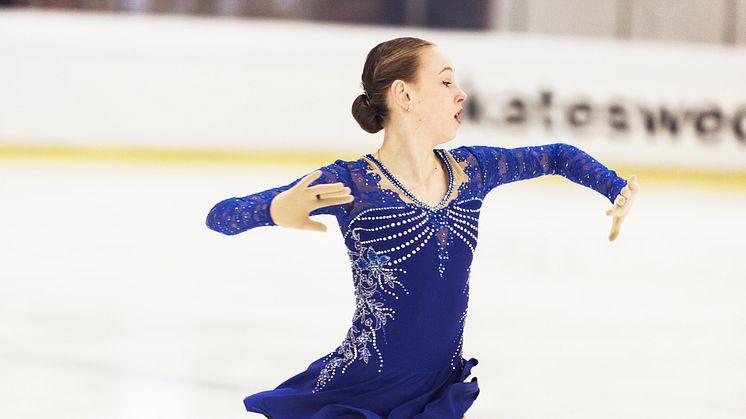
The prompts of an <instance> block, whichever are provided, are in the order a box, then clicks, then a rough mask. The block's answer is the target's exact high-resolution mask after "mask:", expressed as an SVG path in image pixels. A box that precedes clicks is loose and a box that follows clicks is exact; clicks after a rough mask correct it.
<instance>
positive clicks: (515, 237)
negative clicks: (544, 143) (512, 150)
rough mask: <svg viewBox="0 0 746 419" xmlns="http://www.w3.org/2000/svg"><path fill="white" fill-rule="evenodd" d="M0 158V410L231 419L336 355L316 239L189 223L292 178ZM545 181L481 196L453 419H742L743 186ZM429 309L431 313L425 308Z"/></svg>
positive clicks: (349, 298) (342, 265)
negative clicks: (623, 196) (610, 188)
mask: <svg viewBox="0 0 746 419" xmlns="http://www.w3.org/2000/svg"><path fill="white" fill-rule="evenodd" d="M307 169H308V170H306V169H305V168H299V169H297V170H294V169H288V168H285V169H280V168H276V169H274V168H273V169H268V168H266V167H256V166H244V167H241V166H238V165H236V166H210V165H183V166H179V165H174V164H168V165H158V164H139V165H137V164H135V165H132V164H129V165H127V164H119V163H105V162H98V163H82V162H70V161H52V160H50V161H43V160H13V159H8V160H0V234H1V236H0V237H2V239H1V240H0V246H1V248H0V252H1V253H0V255H2V256H1V257H2V263H0V287H1V291H0V417H1V418H14V419H15V418H19V419H20V418H57V419H62V418H71V419H73V418H74V419H87V418H91V419H93V418H137V419H144V418H158V419H164V418H178V419H187V418H242V417H260V415H256V414H250V413H247V412H245V410H244V407H243V403H242V400H243V398H244V397H245V396H247V395H249V394H252V393H255V392H258V391H262V390H268V389H272V388H274V387H275V386H277V385H278V384H279V383H280V382H282V381H284V380H286V379H287V378H289V377H291V376H292V375H295V374H297V373H299V372H301V371H303V370H305V369H306V367H307V366H308V364H309V363H310V362H311V361H312V360H314V359H316V358H318V357H320V356H322V355H324V354H326V353H328V352H331V351H333V350H334V349H335V348H336V346H337V345H339V344H340V343H341V341H342V339H343V338H344V336H345V333H346V332H347V328H348V327H349V325H350V321H351V318H352V313H353V311H354V307H355V301H354V294H353V287H352V276H351V272H350V267H349V261H348V259H347V254H346V248H345V247H344V244H343V242H342V239H341V234H340V232H339V228H338V227H337V225H336V220H335V219H334V218H333V217H331V216H328V215H322V216H317V217H314V219H316V220H318V221H322V222H324V223H325V224H326V225H327V226H328V227H329V231H328V232H326V233H319V232H311V231H301V230H291V229H285V228H281V227H259V228H256V229H253V230H250V231H247V232H244V233H242V234H239V235H236V236H224V235H221V234H219V233H216V232H214V231H211V230H209V229H208V228H207V227H206V226H205V217H206V215H207V213H208V211H209V210H210V208H211V207H212V206H213V205H214V204H215V203H217V202H218V201H220V200H222V199H224V198H228V197H233V196H245V195H249V194H251V193H255V192H259V191H261V190H265V189H268V188H270V187H274V186H279V185H284V184H287V183H289V182H290V181H292V180H293V179H296V178H297V177H300V176H302V175H303V174H305V173H307V172H309V171H310V170H312V169H313V168H311V167H309V168H307ZM639 182H640V185H641V191H640V194H639V196H638V199H637V200H636V202H635V206H634V207H633V209H632V211H631V212H630V215H629V217H628V218H627V220H626V222H625V223H624V225H623V226H622V230H621V234H620V235H619V237H618V238H617V240H616V241H614V242H609V241H608V239H607V236H608V232H609V229H610V224H611V222H610V217H607V216H606V215H605V210H606V209H607V208H609V207H610V206H611V204H610V203H609V201H608V200H607V199H606V198H605V197H603V196H602V195H600V194H597V193H596V192H595V191H593V190H591V189H588V188H585V187H583V186H581V185H577V184H574V183H572V182H570V181H568V180H566V179H562V178H560V177H557V176H551V177H543V178H538V179H532V180H527V181H522V182H516V183H512V184H507V185H503V186H500V187H498V188H496V189H495V190H493V191H492V192H491V193H490V195H488V196H487V198H486V200H485V202H484V206H483V207H482V212H481V218H480V235H479V245H478V247H477V249H476V252H475V260H474V263H473V265H472V274H471V279H470V284H471V291H470V304H469V312H468V317H467V320H466V330H465V337H464V357H466V358H467V359H468V358H470V357H475V358H477V359H478V360H479V365H478V366H476V367H475V368H474V369H473V370H472V373H473V374H472V375H473V376H476V377H477V378H478V381H479V385H480V389H481V392H480V394H479V397H478V398H477V400H476V401H475V403H474V405H473V406H472V408H471V409H470V410H469V411H468V412H467V417H468V418H469V419H491V418H506V419H529V418H531V419H534V418H535V419H546V418H552V419H582V418H588V419H599V418H603V419H630V418H634V419H641V418H671V419H674V418H675V419H684V418H706V419H742V418H744V417H746V269H744V258H745V257H746V254H745V252H744V248H745V247H744V239H745V238H746V220H745V217H746V193H744V190H727V189H719V188H717V189H716V188H704V187H702V188H696V189H695V188H691V187H683V186H680V187H679V186H663V185H656V184H649V183H647V182H646V179H645V178H644V177H640V178H639ZM430 309H432V310H437V309H438V308H437V307H431V308H430Z"/></svg>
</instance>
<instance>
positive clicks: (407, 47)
mask: <svg viewBox="0 0 746 419" xmlns="http://www.w3.org/2000/svg"><path fill="white" fill-rule="evenodd" d="M454 72H455V70H454V69H453V68H452V64H451V61H450V60H449V58H448V57H447V56H446V55H445V54H444V53H443V52H442V51H441V50H440V49H439V48H438V47H437V46H436V45H435V44H433V43H430V42H427V41H424V40H421V39H417V38H397V39H392V40H390V41H387V42H383V43H381V44H379V45H377V46H375V47H374V48H373V49H372V50H371V51H370V53H368V57H367V60H366V62H365V66H364V69H363V75H362V84H363V88H364V91H365V93H363V94H361V95H360V96H358V97H357V98H356V99H355V101H354V102H353V104H352V114H353V116H354V117H355V119H356V120H357V122H358V123H359V124H360V126H361V127H362V128H363V129H364V130H366V131H368V132H371V133H375V132H377V131H379V130H381V129H383V130H384V139H383V144H382V146H381V147H380V148H379V149H378V150H377V152H375V153H373V154H366V155H365V156H362V157H361V158H359V159H357V160H354V161H344V160H336V161H335V162H334V163H332V164H329V165H327V166H324V167H322V168H320V169H318V170H315V171H313V172H311V173H308V174H306V175H305V176H303V177H301V178H298V179H296V180H294V181H293V182H291V183H289V184H287V185H285V186H280V187H277V188H272V189H268V190H265V191H262V192H257V193H255V194H252V195H248V196H246V197H243V198H229V199H225V200H223V201H221V202H219V203H217V204H216V205H215V206H214V207H213V208H212V210H211V211H210V213H209V215H208V216H207V225H208V226H209V227H210V228H211V229H213V230H215V231H218V232H220V233H224V234H229V235H232V234H238V233H240V232H243V231H246V230H248V229H251V228H254V227H259V226H274V225H279V226H284V227H291V228H299V229H308V230H317V231H326V226H325V225H324V224H322V223H320V222H316V221H312V220H311V219H310V218H309V215H318V214H333V215H334V216H335V217H336V218H337V222H338V223H339V227H340V229H341V231H342V235H343V239H344V241H345V245H346V246H347V252H348V255H349V258H350V266H351V269H352V274H353V286H354V290H355V299H356V309H355V311H354V314H353V316H352V324H351V326H350V328H349V330H348V331H347V333H346V336H345V337H344V339H343V340H342V342H341V344H340V345H339V346H338V347H337V348H336V349H334V350H333V351H331V352H329V353H328V354H326V355H324V356H322V357H321V358H318V359H316V360H315V361H313V362H312V363H311V364H310V365H309V366H308V368H307V369H306V370H305V371H303V372H301V373H299V374H297V375H295V376H293V377H291V378H289V379H288V380H286V381H285V382H283V383H281V384H280V385H279V386H278V387H276V388H275V389H273V390H267V391H263V392H260V393H257V394H253V395H250V396H248V397H246V398H245V399H244V405H245V407H246V409H247V410H248V411H250V412H257V413H262V414H264V415H265V416H266V417H268V418H276V419H295V418H303V419H308V418H314V419H321V418H366V419H373V418H389V419H411V418H417V419H425V418H432V419H451V418H454V419H458V418H461V417H464V416H463V415H464V413H465V412H466V410H467V409H468V408H469V407H470V406H471V405H472V403H473V402H474V400H475V399H476V398H477V395H478V394H479V387H478V385H477V379H476V377H472V379H471V380H470V381H465V380H466V378H467V377H468V376H469V374H470V371H471V368H472V367H473V366H475V365H477V362H478V361H477V359H476V358H470V359H468V360H467V359H465V358H463V357H462V355H463V351H462V343H463V330H464V323H465V320H466V312H467V303H468V299H469V271H470V265H471V262H472V257H473V253H474V249H475V248H476V246H477V226H478V222H479V216H480V208H481V206H482V201H483V199H484V198H485V196H486V195H487V194H488V193H489V192H490V191H491V190H493V189H494V188H496V187H497V186H499V185H502V184H505V183H509V182H514V181H517V180H523V179H530V178H534V177H538V176H543V175H561V176H564V177H566V178H567V179H569V180H571V181H573V182H575V183H578V184H581V185H583V186H586V187H588V188H592V189H593V190H595V191H596V192H598V193H600V194H602V195H603V196H605V197H606V198H607V199H609V201H611V202H612V203H613V206H612V208H610V209H609V210H608V211H607V212H606V214H607V215H610V216H612V218H613V221H612V228H611V233H610V235H609V240H614V239H615V238H616V237H617V234H618V233H619V227H620V225H621V223H622V221H623V220H624V218H625V216H626V215H627V213H628V211H629V209H630V207H631V205H632V202H633V200H634V198H635V195H636V193H637V190H638V189H639V188H638V185H637V183H636V180H635V176H634V175H633V176H631V177H630V179H629V182H627V181H626V180H624V179H622V178H620V177H618V176H617V175H616V173H615V172H614V171H613V170H609V169H607V168H606V167H604V166H603V165H602V164H601V163H599V162H598V161H596V160H594V159H593V158H592V157H591V156H589V155H588V154H586V153H584V152H583V151H581V150H579V149H578V148H575V147H573V146H571V145H568V144H563V143H555V144H547V145H543V146H530V147H521V148H513V149H505V148H500V147H492V146H479V145H474V146H462V147H458V148H453V149H449V150H445V149H441V148H435V146H437V145H438V144H442V143H445V142H448V141H450V140H451V139H453V138H454V137H455V136H456V131H457V129H458V126H459V125H460V124H461V121H460V120H459V115H460V114H461V112H462V111H463V103H464V101H465V100H466V98H467V95H466V93H464V92H463V91H462V90H461V89H460V88H459V87H458V84H457V83H456V81H455V77H454Z"/></svg>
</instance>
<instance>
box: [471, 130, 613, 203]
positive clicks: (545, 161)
mask: <svg viewBox="0 0 746 419" xmlns="http://www.w3.org/2000/svg"><path fill="white" fill-rule="evenodd" d="M468 148H469V149H471V150H472V153H474V155H475V157H476V158H477V160H478V162H479V165H480V168H481V171H482V174H483V178H484V188H485V189H484V194H485V195H486V194H487V193H488V192H489V191H491V190H492V189H494V188H495V187H497V186H498V185H501V184H504V183H510V182H515V181H517V180H524V179H531V178H534V177H538V176H543V175H561V176H564V177H565V178H567V179H569V180H571V181H573V182H575V183H578V184H580V185H583V186H585V187H588V188H591V189H593V190H595V191H596V192H598V193H600V194H601V195H604V196H605V197H606V198H607V199H608V200H609V201H611V203H612V204H613V203H614V199H616V196H617V195H618V194H619V192H620V191H621V190H622V188H623V187H624V185H626V184H627V181H626V180H625V179H624V178H621V177H619V176H617V174H616V172H615V171H613V170H610V169H607V168H606V167H605V166H604V165H603V164H601V163H599V162H598V161H597V160H596V159H594V158H593V157H591V156H590V155H588V154H587V153H585V152H584V151H583V150H580V149H579V148H577V147H575V146H572V145H569V144H564V143H555V144H546V145H542V146H528V147H518V148H511V149H506V148H500V147H492V146H480V145H476V146H469V147H468Z"/></svg>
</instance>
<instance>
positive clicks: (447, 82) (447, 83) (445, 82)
mask: <svg viewBox="0 0 746 419" xmlns="http://www.w3.org/2000/svg"><path fill="white" fill-rule="evenodd" d="M443 84H445V85H446V87H448V85H449V84H453V83H451V82H449V81H444V82H443Z"/></svg>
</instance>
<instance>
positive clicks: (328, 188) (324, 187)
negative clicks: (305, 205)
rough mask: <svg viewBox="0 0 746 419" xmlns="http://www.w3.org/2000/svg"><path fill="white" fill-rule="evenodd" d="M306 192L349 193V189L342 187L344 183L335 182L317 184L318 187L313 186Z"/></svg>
mask: <svg viewBox="0 0 746 419" xmlns="http://www.w3.org/2000/svg"><path fill="white" fill-rule="evenodd" d="M308 190H310V191H313V193H314V194H328V193H336V192H340V191H345V190H346V191H347V192H349V191H350V188H349V187H348V186H344V183H342V182H336V183H319V184H318V185H313V186H310V187H309V188H308Z"/></svg>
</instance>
